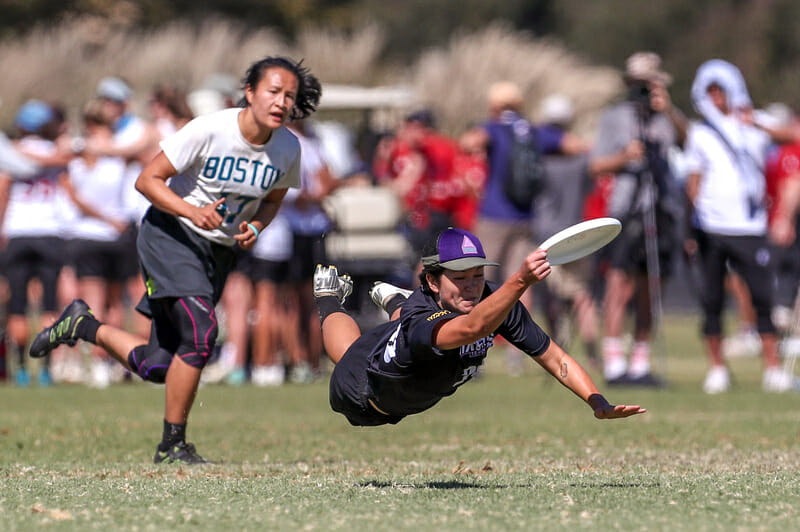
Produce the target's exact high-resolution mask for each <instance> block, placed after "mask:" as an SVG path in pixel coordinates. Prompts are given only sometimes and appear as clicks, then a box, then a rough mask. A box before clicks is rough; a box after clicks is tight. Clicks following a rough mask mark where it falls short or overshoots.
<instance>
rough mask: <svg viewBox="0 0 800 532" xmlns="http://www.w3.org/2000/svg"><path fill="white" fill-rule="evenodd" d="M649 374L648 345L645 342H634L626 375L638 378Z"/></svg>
mask: <svg viewBox="0 0 800 532" xmlns="http://www.w3.org/2000/svg"><path fill="white" fill-rule="evenodd" d="M648 373H650V344H648V343H647V342H636V343H635V344H633V352H632V353H631V366H630V368H629V369H628V375H630V376H631V377H633V378H634V379H635V378H638V377H642V376H644V375H647V374H648Z"/></svg>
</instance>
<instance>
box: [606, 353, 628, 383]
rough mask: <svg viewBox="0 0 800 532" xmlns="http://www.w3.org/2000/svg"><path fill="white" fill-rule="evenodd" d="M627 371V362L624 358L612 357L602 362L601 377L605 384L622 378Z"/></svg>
mask: <svg viewBox="0 0 800 532" xmlns="http://www.w3.org/2000/svg"><path fill="white" fill-rule="evenodd" d="M627 371H628V362H627V361H626V360H625V357H622V356H620V357H614V358H609V359H607V360H605V361H603V377H604V378H605V380H606V382H608V381H614V380H617V379H619V378H622V377H623V376H625V373H627Z"/></svg>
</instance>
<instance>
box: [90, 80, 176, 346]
mask: <svg viewBox="0 0 800 532" xmlns="http://www.w3.org/2000/svg"><path fill="white" fill-rule="evenodd" d="M133 95H134V91H133V89H132V88H131V87H130V85H129V84H128V83H127V82H126V81H125V80H123V79H121V78H119V77H114V76H108V77H105V78H103V79H101V80H100V81H99V82H98V84H97V89H96V96H97V98H98V99H99V100H100V102H101V103H102V105H101V109H102V118H103V120H104V121H106V122H108V123H109V124H111V130H112V135H111V137H110V138H105V137H97V136H94V137H88V138H87V139H86V148H85V150H84V151H85V152H86V153H87V154H88V155H89V156H94V157H121V158H123V159H125V161H126V169H125V179H124V180H123V181H122V182H121V184H120V185H121V186H120V190H119V196H120V197H121V198H122V200H123V202H124V203H125V209H126V211H127V212H126V216H127V218H128V221H129V224H128V229H127V230H126V231H125V232H123V233H122V235H120V238H119V244H120V247H121V249H123V250H127V251H128V254H127V256H126V257H123V261H124V263H126V264H129V265H131V268H130V269H131V272H130V276H129V277H128V279H127V281H126V282H125V291H126V292H127V297H128V298H129V299H130V300H132V301H136V300H138V299H139V298H141V297H142V295H143V294H144V292H145V287H144V284H143V282H142V276H141V272H140V271H139V261H138V258H137V256H136V238H137V232H138V230H139V225H140V224H141V221H142V218H143V217H144V215H145V212H146V211H147V209H148V208H149V207H150V202H148V201H147V198H145V197H144V196H142V195H141V194H139V193H138V192H137V191H136V186H135V183H136V178H137V177H138V176H139V174H140V173H141V171H142V169H143V168H144V167H145V165H147V164H148V163H149V162H150V161H151V160H152V159H153V158H154V157H155V156H156V155H158V152H159V151H160V150H159V145H158V143H159V141H160V140H161V134H160V132H159V130H158V128H157V127H156V126H155V124H153V123H151V122H149V121H147V120H145V119H144V118H142V117H140V116H139V115H137V114H136V113H134V112H133V111H132V110H131V106H130V102H131V99H132V98H133ZM130 319H131V323H132V326H131V327H132V329H133V331H134V332H135V333H136V334H138V335H144V336H146V335H147V334H149V329H150V323H149V321H148V320H147V319H145V318H144V317H143V316H141V315H139V314H137V313H133V314H132V315H131V316H130Z"/></svg>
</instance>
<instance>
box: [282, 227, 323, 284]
mask: <svg viewBox="0 0 800 532" xmlns="http://www.w3.org/2000/svg"><path fill="white" fill-rule="evenodd" d="M292 242H293V244H292V246H293V249H294V252H293V253H292V258H291V260H290V269H289V274H290V275H291V279H290V280H291V281H307V280H309V279H311V278H312V277H313V276H314V269H316V267H317V264H327V260H325V243H324V242H323V240H322V236H306V235H299V234H295V235H294V236H293V237H292Z"/></svg>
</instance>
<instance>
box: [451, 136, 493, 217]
mask: <svg viewBox="0 0 800 532" xmlns="http://www.w3.org/2000/svg"><path fill="white" fill-rule="evenodd" d="M481 139H482V136H481V135H480V133H479V132H478V131H477V130H475V129H470V130H468V131H466V132H464V134H463V135H461V138H460V139H459V143H458V145H459V150H458V152H457V153H456V157H455V160H454V161H453V195H452V197H451V203H452V205H453V207H452V211H453V225H454V226H455V227H460V228H461V229H466V230H467V231H473V230H474V227H475V224H476V223H477V221H478V209H479V208H480V204H481V198H482V196H483V189H484V187H485V186H486V179H487V177H488V174H489V168H488V165H487V161H486V147H485V146H484V145H483V143H482V142H481Z"/></svg>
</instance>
